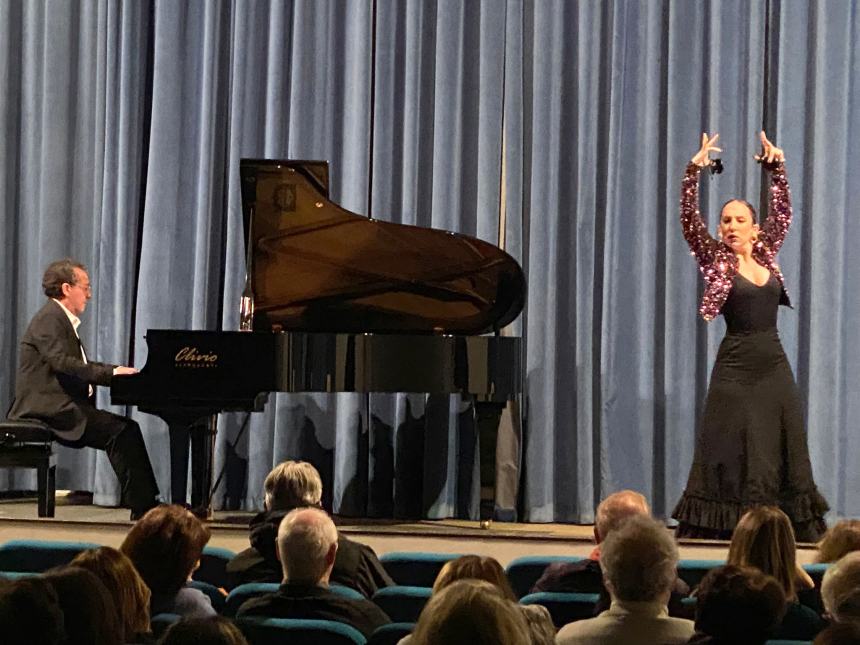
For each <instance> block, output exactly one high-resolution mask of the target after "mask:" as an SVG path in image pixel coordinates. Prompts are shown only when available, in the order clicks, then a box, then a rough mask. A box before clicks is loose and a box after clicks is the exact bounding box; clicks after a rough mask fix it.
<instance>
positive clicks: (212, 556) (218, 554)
mask: <svg viewBox="0 0 860 645" xmlns="http://www.w3.org/2000/svg"><path fill="white" fill-rule="evenodd" d="M235 556H236V554H235V553H234V552H233V551H231V550H230V549H224V548H222V547H218V546H205V547H203V555H202V556H200V567H199V568H198V569H197V571H195V572H194V579H195V580H202V581H203V582H208V583H209V584H210V585H215V586H216V587H221V588H222V589H226V590H227V591H230V588H231V585H230V579H229V577H228V576H227V563H228V562H230V560H232V559H233V558H234V557H235Z"/></svg>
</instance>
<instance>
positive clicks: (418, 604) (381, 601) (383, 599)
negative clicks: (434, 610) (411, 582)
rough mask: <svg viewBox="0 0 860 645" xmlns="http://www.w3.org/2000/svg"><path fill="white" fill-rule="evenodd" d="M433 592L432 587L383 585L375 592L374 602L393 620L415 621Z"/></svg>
mask: <svg viewBox="0 0 860 645" xmlns="http://www.w3.org/2000/svg"><path fill="white" fill-rule="evenodd" d="M432 593H433V590H432V589H431V588H430V587H409V586H403V585H398V586H394V587H383V588H382V589H380V590H379V591H377V592H376V593H375V594H373V602H374V603H375V604H376V606H377V607H379V608H380V609H381V610H382V611H384V612H385V613H386V614H388V617H389V618H390V619H391V621H392V622H395V623H414V622H416V621H417V620H418V616H420V615H421V610H422V609H424V605H426V604H427V601H428V600H430V594H432Z"/></svg>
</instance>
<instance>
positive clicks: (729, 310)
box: [672, 271, 828, 542]
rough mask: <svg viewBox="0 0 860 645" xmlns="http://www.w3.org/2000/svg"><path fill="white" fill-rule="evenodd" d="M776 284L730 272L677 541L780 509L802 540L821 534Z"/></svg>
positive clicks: (819, 501)
mask: <svg viewBox="0 0 860 645" xmlns="http://www.w3.org/2000/svg"><path fill="white" fill-rule="evenodd" d="M782 294H783V291H782V285H781V283H780V281H779V280H777V278H776V277H775V276H774V274H773V271H772V272H771V275H770V278H769V280H768V281H767V282H766V283H765V284H764V285H762V286H760V287H759V286H757V285H755V284H753V283H752V282H750V281H749V280H747V279H746V278H744V277H743V276H741V275H740V274H739V273H735V274H734V276H733V277H732V278H731V289H730V291H729V293H728V296H727V297H726V300H725V302H724V304H723V306H722V308H721V310H720V311H721V313H722V314H723V316H724V317H725V320H726V325H727V330H726V335H725V338H724V339H723V341H722V343H721V344H720V348H719V351H718V353H717V359H716V362H715V363H714V368H713V371H712V373H711V381H710V387H709V389H708V396H707V399H706V401H705V409H704V414H703V421H702V427H701V431H700V433H699V436H698V441H697V443H696V450H695V455H694V458H693V466H692V468H691V470H690V477H689V480H688V482H687V487H686V490H685V491H684V494H683V496H682V497H681V500H680V501H679V502H678V505H677V506H676V507H675V511H674V512H673V514H672V517H674V518H675V519H677V520H679V522H680V524H679V526H678V530H677V532H676V534H677V536H678V537H700V538H719V539H729V538H730V537H731V533H732V530H733V529H734V527H735V525H736V524H737V522H738V520H739V519H740V517H741V515H742V514H743V513H744V512H745V511H746V510H747V509H749V508H751V507H753V506H758V505H773V506H779V507H780V508H781V509H782V510H783V511H785V513H786V514H787V515H788V517H789V518H790V519H791V522H792V524H793V526H794V531H795V535H796V538H797V540H798V541H801V542H813V541H816V540H818V539H819V537H820V536H821V534H822V533H823V532H824V530H825V529H826V526H825V524H824V519H823V516H824V514H825V513H826V512H827V510H828V506H827V502H826V501H825V500H824V498H823V497H822V496H821V494H820V493H819V492H818V489H817V488H816V486H815V482H814V481H813V479H812V467H811V464H810V461H809V450H808V448H807V443H806V431H805V428H804V422H803V411H802V408H801V404H800V396H799V392H798V388H797V384H796V383H795V381H794V376H793V374H792V372H791V366H790V365H789V363H788V359H787V358H786V356H785V352H784V351H783V349H782V345H781V344H780V341H779V335H778V333H777V329H776V319H777V309H778V307H779V304H780V298H781V295H782Z"/></svg>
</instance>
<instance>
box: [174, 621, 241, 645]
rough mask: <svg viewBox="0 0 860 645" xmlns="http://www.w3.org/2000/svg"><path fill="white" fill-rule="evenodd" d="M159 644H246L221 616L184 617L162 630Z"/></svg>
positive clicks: (230, 624)
mask: <svg viewBox="0 0 860 645" xmlns="http://www.w3.org/2000/svg"><path fill="white" fill-rule="evenodd" d="M158 642H159V645H248V641H247V640H245V637H244V636H243V635H242V632H240V631H239V628H238V627H236V625H234V624H233V623H232V622H230V621H229V620H227V619H226V618H224V617H222V616H210V617H208V618H186V619H184V620H180V621H179V622H178V623H173V624H172V625H171V626H170V627H168V628H167V631H165V632H164V635H163V636H162V637H161V640H160V641H158Z"/></svg>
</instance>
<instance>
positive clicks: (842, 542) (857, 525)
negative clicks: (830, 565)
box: [816, 520, 860, 562]
mask: <svg viewBox="0 0 860 645" xmlns="http://www.w3.org/2000/svg"><path fill="white" fill-rule="evenodd" d="M851 551H860V520H842V521H841V522H837V523H836V524H834V525H833V526H831V527H830V528H829V529H827V533H825V534H824V537H823V538H821V542H819V543H818V557H817V558H816V561H818V562H836V561H837V560H838V559H839V558H841V557H842V556H843V555H845V554H847V553H850V552H851Z"/></svg>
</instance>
